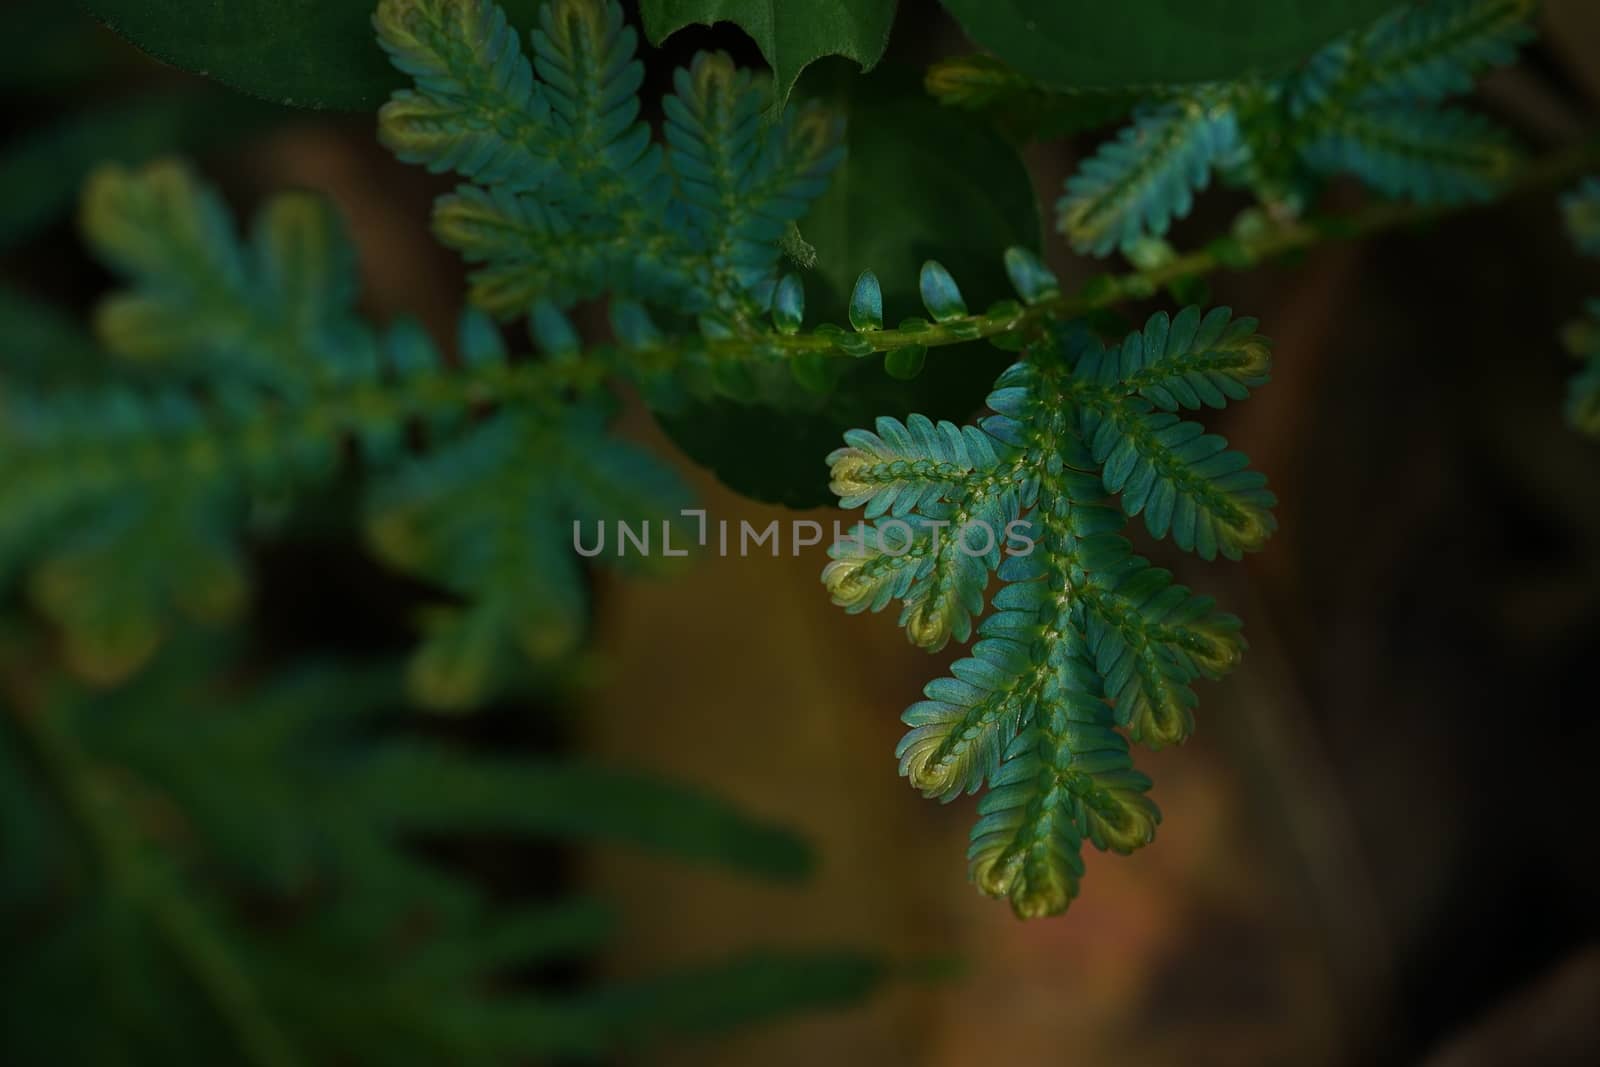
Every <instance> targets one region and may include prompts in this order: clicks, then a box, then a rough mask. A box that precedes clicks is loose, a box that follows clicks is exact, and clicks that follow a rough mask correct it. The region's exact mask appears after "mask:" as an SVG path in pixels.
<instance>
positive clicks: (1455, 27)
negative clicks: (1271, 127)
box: [1290, 0, 1536, 111]
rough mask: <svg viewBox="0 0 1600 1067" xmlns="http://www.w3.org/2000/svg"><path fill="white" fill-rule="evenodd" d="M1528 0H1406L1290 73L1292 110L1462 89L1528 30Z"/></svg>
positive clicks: (1510, 56) (1510, 51) (1508, 57)
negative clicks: (1422, 0) (1416, 1)
mask: <svg viewBox="0 0 1600 1067" xmlns="http://www.w3.org/2000/svg"><path fill="white" fill-rule="evenodd" d="M1535 6H1536V2H1535V0H1434V2H1430V3H1426V4H1408V5H1405V6H1403V7H1400V8H1397V9H1396V10H1395V11H1393V12H1391V13H1389V14H1388V15H1385V16H1384V17H1383V18H1381V19H1379V20H1378V21H1377V22H1376V23H1374V24H1373V25H1372V26H1371V27H1369V28H1368V29H1366V30H1365V31H1362V32H1358V33H1356V34H1352V35H1351V36H1350V37H1348V38H1345V39H1343V40H1341V41H1338V42H1335V43H1334V44H1333V45H1331V46H1330V47H1328V48H1327V49H1325V50H1324V51H1323V52H1322V53H1320V54H1319V55H1318V56H1317V57H1316V58H1314V59H1313V60H1312V61H1311V62H1310V63H1309V64H1307V67H1306V70H1305V71H1303V72H1302V73H1301V74H1300V75H1299V76H1298V77H1296V78H1294V79H1292V80H1291V82H1290V85H1291V88H1292V92H1293V93H1294V95H1295V97H1296V107H1297V109H1299V110H1301V111H1304V110H1308V109H1310V108H1313V107H1316V106H1319V105H1328V104H1330V103H1331V104H1334V105H1336V106H1337V105H1343V104H1344V103H1347V102H1358V103H1362V104H1373V103H1383V102H1396V101H1437V100H1442V99H1444V98H1445V97H1449V96H1456V95H1459V94H1461V93H1465V92H1467V91H1469V90H1470V89H1471V88H1472V83H1473V80H1474V79H1475V78H1476V77H1477V76H1478V75H1479V74H1481V73H1483V72H1484V71H1485V70H1488V69H1489V68H1491V67H1496V66H1501V65H1503V64H1506V63H1510V62H1512V61H1513V60H1514V59H1515V58H1516V54H1517V48H1518V47H1519V46H1520V45H1522V44H1524V43H1525V42H1527V41H1528V40H1529V39H1531V38H1532V36H1533V27H1532V26H1531V25H1530V20H1531V18H1532V16H1533V13H1534V8H1535Z"/></svg>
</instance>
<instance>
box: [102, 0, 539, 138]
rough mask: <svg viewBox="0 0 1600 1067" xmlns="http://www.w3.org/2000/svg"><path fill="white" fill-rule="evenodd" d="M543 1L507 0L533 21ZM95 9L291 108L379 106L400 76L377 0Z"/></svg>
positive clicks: (172, 2)
mask: <svg viewBox="0 0 1600 1067" xmlns="http://www.w3.org/2000/svg"><path fill="white" fill-rule="evenodd" d="M539 3H540V0H501V5H500V6H501V7H504V8H505V9H506V14H507V16H508V17H509V18H510V19H511V23H512V25H514V26H516V27H518V28H519V29H523V30H526V29H527V28H528V27H530V26H532V25H533V22H534V17H535V14H536V13H537V12H538V10H539ZM85 6H86V7H87V8H88V9H89V10H90V12H92V13H93V14H94V15H95V16H96V17H97V18H99V19H100V20H101V21H102V22H104V23H105V24H106V25H107V26H110V27H111V28H112V29H113V30H115V31H117V33H119V34H121V35H122V36H123V37H126V38H127V39H128V40H130V41H132V42H133V43H134V44H136V45H138V46H139V47H140V48H142V49H144V50H145V51H146V52H149V53H150V54H151V55H153V56H155V57H156V58H157V59H160V60H163V61H165V62H167V63H171V64H172V65H173V66H175V67H180V68H182V69H184V70H187V71H190V72H192V73H195V74H200V75H204V76H206V77H210V78H215V79H216V80H217V81H219V82H221V83H222V84H224V85H227V86H230V87H231V88H234V89H238V90H240V91H241V92H246V93H249V94H250V95H252V96H259V97H262V98H264V99H267V100H272V101H276V102H277V103H280V104H289V105H291V106H294V107H309V108H329V109H332V110H335V111H376V110H377V109H378V105H379V104H381V103H383V101H384V99H385V98H386V97H387V96H388V95H389V93H390V92H392V91H393V90H395V89H398V88H399V87H400V86H401V85H402V84H403V83H404V79H403V78H401V76H400V75H399V74H398V73H396V72H395V70H394V68H393V67H391V66H390V65H389V63H388V61H387V60H386V59H385V58H384V55H383V53H382V52H381V51H380V50H379V49H378V44H377V41H376V39H375V38H374V37H373V33H372V9H373V8H374V7H375V6H376V0H225V2H221V3H187V2H179V0H85Z"/></svg>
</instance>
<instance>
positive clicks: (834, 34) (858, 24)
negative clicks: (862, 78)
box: [640, 0, 895, 108]
mask: <svg viewBox="0 0 1600 1067" xmlns="http://www.w3.org/2000/svg"><path fill="white" fill-rule="evenodd" d="M894 5H895V0H643V2H642V3H641V4H640V11H641V12H642V14H643V15H644V31H645V34H646V35H647V36H648V37H649V38H650V41H651V43H652V44H660V43H661V42H662V41H663V40H664V39H665V38H666V37H667V36H668V35H670V34H672V33H674V32H676V31H677V30H680V29H682V28H683V27H685V26H687V25H689V24H691V23H697V22H698V23H703V24H705V25H707V26H709V25H712V24H713V23H717V22H732V23H734V24H735V25H737V26H738V27H739V28H740V29H742V30H744V32H745V33H748V34H749V35H750V36H751V38H752V39H753V40H754V41H755V42H756V47H758V48H760V49H761V54H762V55H763V56H765V57H766V60H767V63H768V64H769V65H770V66H771V67H772V77H773V81H774V82H775V83H776V92H775V93H774V103H775V104H776V105H777V106H778V107H780V108H781V107H782V106H783V105H784V104H785V103H786V102H787V101H788V99H789V91H790V90H791V89H793V88H794V83H795V79H797V78H799V77H800V72H801V71H802V70H804V69H805V67H806V66H807V65H809V64H810V63H812V62H813V61H814V60H817V59H821V58H822V57H823V56H845V57H847V58H849V59H853V60H855V61H856V62H857V63H859V64H861V69H862V70H864V71H866V70H871V69H872V68H873V67H874V66H875V65H876V64H877V62H878V60H880V59H882V58H883V50H884V48H885V47H887V46H888V44H889V27H890V26H892V25H893V24H894Z"/></svg>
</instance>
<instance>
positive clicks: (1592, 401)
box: [1561, 178, 1600, 437]
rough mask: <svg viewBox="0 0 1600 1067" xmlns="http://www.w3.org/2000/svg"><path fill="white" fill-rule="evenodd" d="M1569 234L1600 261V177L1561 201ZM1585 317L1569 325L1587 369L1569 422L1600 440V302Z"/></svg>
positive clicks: (1571, 342)
mask: <svg viewBox="0 0 1600 1067" xmlns="http://www.w3.org/2000/svg"><path fill="white" fill-rule="evenodd" d="M1561 209H1562V213H1563V214H1564V215H1565V217H1566V223H1567V233H1568V234H1569V235H1570V236H1571V237H1572V242H1573V244H1575V245H1577V247H1578V250H1579V251H1580V252H1582V253H1583V254H1584V255H1586V256H1591V257H1594V258H1600V178H1587V179H1585V180H1584V181H1583V183H1582V184H1581V185H1579V186H1578V188H1577V189H1575V190H1573V191H1572V192H1571V193H1569V194H1568V195H1567V196H1566V197H1564V198H1563V199H1562V201H1561ZM1585 312H1586V314H1585V316H1584V317H1583V318H1582V319H1579V320H1578V321H1576V322H1573V323H1571V324H1569V325H1568V326H1567V329H1566V334H1565V340H1566V344H1567V349H1568V351H1570V352H1571V353H1572V354H1573V355H1574V356H1576V357H1577V358H1578V359H1581V360H1583V361H1584V367H1583V369H1582V370H1580V371H1579V372H1578V373H1577V374H1576V375H1574V376H1573V379H1572V384H1571V386H1569V387H1568V390H1567V421H1568V422H1570V423H1571V424H1572V426H1573V428H1574V429H1576V430H1578V431H1579V432H1581V433H1586V434H1589V435H1590V436H1592V437H1600V299H1595V300H1590V301H1589V302H1588V304H1587V305H1586V306H1585Z"/></svg>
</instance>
